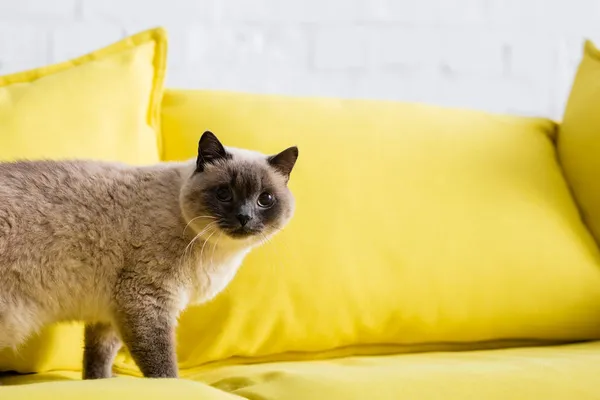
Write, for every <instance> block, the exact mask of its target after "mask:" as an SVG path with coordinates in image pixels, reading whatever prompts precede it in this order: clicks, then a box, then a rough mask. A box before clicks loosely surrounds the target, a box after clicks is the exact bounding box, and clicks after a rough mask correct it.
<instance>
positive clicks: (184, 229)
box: [181, 215, 217, 236]
mask: <svg viewBox="0 0 600 400" xmlns="http://www.w3.org/2000/svg"><path fill="white" fill-rule="evenodd" d="M200 218H210V219H217V217H213V216H210V215H199V216H197V217H194V218H192V219H190V221H189V222H188V223H187V225H186V226H185V228H183V232H182V234H181V236H185V231H186V230H187V228H188V227H189V226H190V224H192V223H193V222H194V221H196V220H197V219H200Z"/></svg>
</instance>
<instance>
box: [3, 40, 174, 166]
mask: <svg viewBox="0 0 600 400" xmlns="http://www.w3.org/2000/svg"><path fill="white" fill-rule="evenodd" d="M165 59H166V35H165V32H164V31H163V30H162V29H154V30H150V31H146V32H142V33H139V34H137V35H135V36H132V37H129V38H127V39H125V40H123V41H120V42H118V43H115V44H113V45H111V46H108V47H106V48H104V49H101V50H98V51H96V52H93V53H90V54H88V55H86V56H83V57H80V58H77V59H75V60H72V61H69V62H65V63H62V64H57V65H52V66H48V67H42V68H38V69H35V70H32V71H26V72H21V73H17V74H14V75H8V76H4V77H0V140H1V142H0V160H13V159H16V158H29V159H39V158H54V159H56V158H62V159H64V158H90V159H99V160H112V161H122V162H128V163H134V164H147V163H153V162H156V160H157V157H158V153H157V141H158V140H159V139H158V138H157V136H158V135H156V129H157V128H158V119H159V117H160V113H159V110H160V102H161V99H162V92H163V78H164V75H165V63H166V61H165Z"/></svg>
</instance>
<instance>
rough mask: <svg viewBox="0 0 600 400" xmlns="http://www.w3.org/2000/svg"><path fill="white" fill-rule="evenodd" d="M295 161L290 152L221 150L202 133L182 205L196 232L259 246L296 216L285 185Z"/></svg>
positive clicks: (294, 152) (211, 137)
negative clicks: (270, 153) (258, 243)
mask: <svg viewBox="0 0 600 400" xmlns="http://www.w3.org/2000/svg"><path fill="white" fill-rule="evenodd" d="M297 158H298V149H297V148H296V147H290V148H288V149H286V150H284V151H282V152H281V153H279V154H276V155H271V156H267V155H263V154H260V153H256V152H252V151H249V150H241V149H234V148H225V147H224V146H223V145H222V144H221V142H220V141H219V139H217V137H216V136H215V135H214V134H213V133H211V132H208V131H207V132H204V134H203V135H202V137H201V138H200V142H199V144H198V158H197V160H196V165H195V170H194V172H193V174H192V175H191V177H189V178H188V180H187V182H186V183H185V185H184V186H183V189H182V192H181V206H182V209H183V214H184V216H185V218H186V219H188V221H187V222H190V221H192V219H194V220H193V221H192V223H191V224H190V226H193V227H194V228H195V229H194V230H195V231H197V233H202V237H203V238H205V239H207V240H208V237H209V235H211V234H216V235H215V236H214V238H216V237H218V236H226V237H228V238H229V239H232V240H235V241H238V240H240V241H242V240H243V241H249V242H252V241H256V242H259V241H262V240H263V239H267V238H268V237H269V236H271V235H272V234H274V233H275V232H277V231H279V230H280V229H282V228H283V227H284V226H285V225H286V224H287V222H288V221H289V220H290V218H291V217H292V214H293V212H294V197H293V196H292V193H291V192H290V190H289V189H288V186H287V184H288V180H289V178H290V173H291V172H292V168H293V167H294V164H295V163H296V159H297Z"/></svg>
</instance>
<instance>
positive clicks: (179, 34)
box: [0, 0, 600, 119]
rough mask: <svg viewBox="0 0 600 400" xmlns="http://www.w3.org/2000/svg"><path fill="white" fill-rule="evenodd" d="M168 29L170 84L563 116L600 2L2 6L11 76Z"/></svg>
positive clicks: (304, 0)
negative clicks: (149, 30) (136, 35)
mask: <svg viewBox="0 0 600 400" xmlns="http://www.w3.org/2000/svg"><path fill="white" fill-rule="evenodd" d="M157 25H160V26H164V27H165V28H167V30H168V32H169V36H170V53H169V72H168V78H167V85H168V86H170V87H180V88H210V89H226V90H235V91H247V92H258V93H278V94H290V95H310V96H336V97H355V98H356V97H358V98H375V99H393V100H404V101H420V102H427V103H433V104H440V105H446V106H458V107H469V108H476V109H483V110H488V111H493V112H510V113H517V114H524V115H539V116H546V117H551V118H555V119H560V117H561V115H562V110H563V107H564V104H565V101H566V96H567V94H568V90H569V87H570V85H571V82H572V79H573V75H574V72H575V69H576V67H577V63H578V61H579V59H580V55H581V50H582V44H583V39H584V38H590V39H594V40H597V41H600V28H599V27H600V0H0V74H7V73H11V72H16V71H20V70H23V69H28V68H33V67H37V66H40V65H44V64H48V63H54V62H58V61H63V60H66V59H69V58H72V57H75V56H78V55H81V54H84V53H86V52H88V51H91V50H94V49H96V48H97V47H99V46H102V45H105V44H109V43H111V42H113V41H115V40H117V39H119V38H122V37H123V36H125V35H128V34H132V33H135V32H137V31H140V30H143V29H146V28H149V27H153V26H157Z"/></svg>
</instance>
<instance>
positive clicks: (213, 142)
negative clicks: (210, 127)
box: [196, 131, 228, 172]
mask: <svg viewBox="0 0 600 400" xmlns="http://www.w3.org/2000/svg"><path fill="white" fill-rule="evenodd" d="M227 157H228V154H227V152H226V151H225V148H224V147H223V145H222V144H221V142H220V141H219V139H217V137H216V136H215V134H214V133H212V132H211V131H206V132H204V133H203V134H202V137H201V138H200V142H198V158H197V159H196V172H202V171H204V167H205V166H206V164H210V163H212V162H214V161H216V160H219V159H221V158H227Z"/></svg>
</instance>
